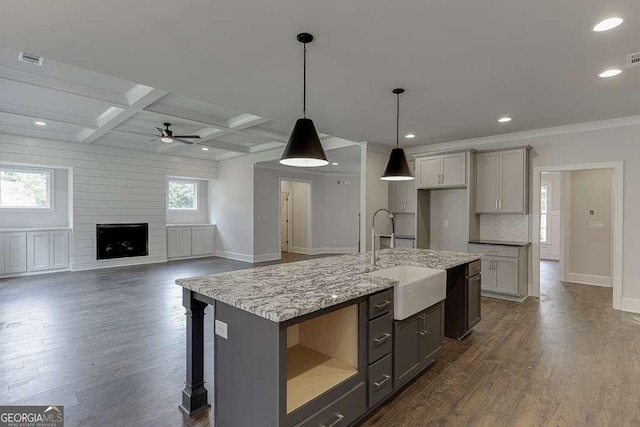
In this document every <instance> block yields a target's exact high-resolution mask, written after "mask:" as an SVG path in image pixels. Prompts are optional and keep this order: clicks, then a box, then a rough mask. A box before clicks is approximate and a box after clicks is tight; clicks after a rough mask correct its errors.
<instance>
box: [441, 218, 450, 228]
mask: <svg viewBox="0 0 640 427" xmlns="http://www.w3.org/2000/svg"><path fill="white" fill-rule="evenodd" d="M442 225H443V226H445V227H448V226H449V220H448V219H445V220H444V223H443V224H442Z"/></svg>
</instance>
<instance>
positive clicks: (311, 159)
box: [280, 33, 329, 168]
mask: <svg viewBox="0 0 640 427" xmlns="http://www.w3.org/2000/svg"><path fill="white" fill-rule="evenodd" d="M298 41H299V42H300V43H302V44H303V45H304V66H303V79H304V80H303V98H302V99H303V101H302V113H303V118H301V119H298V121H296V124H295V126H294V127H293V131H291V136H290V137H289V141H288V142H287V146H286V147H285V149H284V152H283V153H282V157H281V158H280V163H281V164H283V165H287V166H296V167H302V168H309V167H318V166H326V165H328V164H329V160H327V155H326V154H325V152H324V149H323V148H322V143H321V142H320V137H319V136H318V132H317V131H316V127H315V126H314V124H313V121H312V120H311V119H308V118H307V43H311V42H312V41H313V36H312V35H311V34H309V33H300V34H298Z"/></svg>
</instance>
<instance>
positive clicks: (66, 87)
mask: <svg viewBox="0 0 640 427" xmlns="http://www.w3.org/2000/svg"><path fill="white" fill-rule="evenodd" d="M0 78H2V79H5V80H10V81H14V82H18V83H24V84H28V85H31V86H37V87H41V88H44V89H51V90H56V91H58V92H63V93H68V94H71V95H76V96H81V97H83V98H90V99H94V100H98V101H103V102H106V103H109V104H110V105H114V106H117V107H126V106H127V99H126V97H125V96H124V95H122V94H120V93H117V92H111V91H106V90H102V89H97V88H94V87H90V86H85V85H81V84H78V83H72V82H67V81H64V80H60V79H55V78H52V77H46V76H43V75H40V74H34V73H29V72H26V71H22V70H17V69H15V68H10V67H5V66H3V65H0Z"/></svg>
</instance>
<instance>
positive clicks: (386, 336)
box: [373, 333, 391, 344]
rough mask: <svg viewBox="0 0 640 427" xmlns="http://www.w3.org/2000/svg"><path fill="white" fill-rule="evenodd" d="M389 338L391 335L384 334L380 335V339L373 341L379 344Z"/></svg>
mask: <svg viewBox="0 0 640 427" xmlns="http://www.w3.org/2000/svg"><path fill="white" fill-rule="evenodd" d="M390 337H391V334H389V333H385V334H384V335H382V336H381V337H378V338H376V339H374V340H373V341H374V342H375V343H376V344H380V343H381V342H385V341H386V340H388V339H389V338H390Z"/></svg>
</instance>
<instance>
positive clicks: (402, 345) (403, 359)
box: [393, 301, 444, 389]
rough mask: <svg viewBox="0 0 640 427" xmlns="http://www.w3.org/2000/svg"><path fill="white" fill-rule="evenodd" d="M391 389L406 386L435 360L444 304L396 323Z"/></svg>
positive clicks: (441, 328)
mask: <svg viewBox="0 0 640 427" xmlns="http://www.w3.org/2000/svg"><path fill="white" fill-rule="evenodd" d="M393 329H394V330H393V333H394V341H393V342H394V345H393V355H394V363H393V364H394V366H393V372H394V373H393V387H394V389H397V388H398V387H400V386H402V385H403V384H405V383H406V382H407V381H409V380H410V379H411V378H413V377H414V376H416V375H417V374H418V373H419V372H421V371H422V370H423V369H424V368H426V367H427V366H429V365H430V364H431V363H432V362H433V361H434V360H435V355H436V354H437V352H438V351H439V350H440V349H441V348H442V342H443V337H444V302H442V301H441V302H439V303H437V304H435V305H433V306H432V307H429V308H427V309H426V310H424V311H421V312H420V313H417V314H414V315H413V316H411V317H409V318H407V319H404V320H397V321H395V324H394V328H393Z"/></svg>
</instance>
